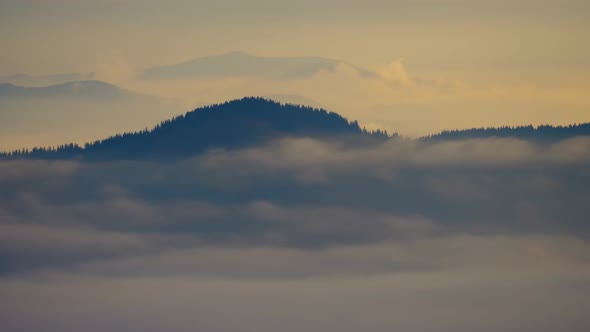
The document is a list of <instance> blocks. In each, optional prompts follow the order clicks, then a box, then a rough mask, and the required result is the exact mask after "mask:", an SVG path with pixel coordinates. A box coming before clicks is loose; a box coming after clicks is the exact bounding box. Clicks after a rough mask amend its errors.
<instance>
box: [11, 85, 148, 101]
mask: <svg viewBox="0 0 590 332" xmlns="http://www.w3.org/2000/svg"><path fill="white" fill-rule="evenodd" d="M138 97H139V96H138V95H136V94H135V93H132V92H130V91H127V90H125V89H122V88H119V87H117V86H115V85H112V84H109V83H106V82H102V81H96V80H90V81H72V82H66V83H60V84H55V85H49V86H43V87H23V86H18V85H14V84H11V83H2V84H0V98H15V99H33V98H62V99H88V100H100V101H105V100H110V101H121V100H132V99H135V98H138Z"/></svg>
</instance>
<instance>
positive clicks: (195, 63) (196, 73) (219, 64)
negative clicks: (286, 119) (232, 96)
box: [142, 52, 371, 80]
mask: <svg viewBox="0 0 590 332" xmlns="http://www.w3.org/2000/svg"><path fill="white" fill-rule="evenodd" d="M339 64H343V62H341V61H339V60H334V59H327V58H322V57H313V56H305V57H261V56H253V55H249V54H246V53H242V52H230V53H226V54H223V55H216V56H208V57H203V58H197V59H194V60H190V61H187V62H182V63H178V64H172V65H166V66H157V67H152V68H148V69H146V70H145V71H144V72H143V74H142V78H143V79H148V80H172V79H194V78H227V77H260V78H270V79H301V78H307V77H311V76H313V75H315V74H317V73H318V72H320V71H334V70H336V68H337V66H338V65H339ZM349 66H350V65H349ZM351 67H353V68H355V69H356V70H357V71H358V72H359V73H360V74H363V75H371V73H370V72H369V71H367V70H365V69H362V68H359V67H354V66H351Z"/></svg>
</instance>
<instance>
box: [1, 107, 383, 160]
mask: <svg viewBox="0 0 590 332" xmlns="http://www.w3.org/2000/svg"><path fill="white" fill-rule="evenodd" d="M285 137H311V138H318V139H323V138H336V137H338V138H340V137H342V138H344V137H357V138H360V137H362V138H363V139H370V140H373V139H376V140H381V141H382V140H384V139H387V138H388V136H387V134H386V133H385V132H382V131H375V132H367V131H366V130H364V129H361V128H360V127H359V125H358V123H357V122H356V121H354V122H349V121H348V120H347V119H345V118H343V117H342V116H340V115H338V114H336V113H331V112H327V111H325V110H322V109H315V108H310V107H305V106H297V105H284V104H281V103H278V102H275V101H271V100H267V99H263V98H256V97H249V98H243V99H240V100H234V101H229V102H225V103H223V104H216V105H211V106H206V107H202V108H198V109H196V110H194V111H191V112H188V113H186V114H185V115H181V116H178V117H176V118H173V119H171V120H167V121H164V122H162V123H160V124H158V125H157V126H155V127H154V128H153V129H151V130H147V129H146V130H144V131H141V132H135V133H126V134H121V135H116V136H113V137H110V138H107V139H104V140H100V141H96V142H93V143H87V144H85V146H83V147H82V146H78V145H75V144H68V145H63V146H60V147H57V148H35V149H32V150H30V151H29V150H24V151H15V152H10V153H4V154H2V155H0V156H1V157H4V158H32V159H85V160H113V159H119V160H133V159H160V158H182V157H190V156H194V155H196V154H198V153H200V152H203V151H205V150H208V149H212V148H226V149H233V148H240V147H246V146H251V145H256V144H261V143H265V142H268V141H270V140H273V139H280V138H285Z"/></svg>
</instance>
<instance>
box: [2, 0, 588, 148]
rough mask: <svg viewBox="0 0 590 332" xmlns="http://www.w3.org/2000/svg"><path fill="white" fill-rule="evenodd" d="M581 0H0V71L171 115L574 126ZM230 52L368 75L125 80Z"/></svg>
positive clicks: (579, 97) (376, 124)
mask: <svg viewBox="0 0 590 332" xmlns="http://www.w3.org/2000/svg"><path fill="white" fill-rule="evenodd" d="M589 6H590V5H588V3H587V1H582V0H580V1H576V0H572V1H554V0H541V1H532V0H531V1H529V0H520V1H504V0H501V1H493V2H491V1H483V0H471V1H467V0H449V1H443V0H441V1H434V0H418V1H405V0H404V1H399V0H392V1H382V0H369V1H363V2H362V3H361V2H358V1H336V0H323V1H310V0H309V1H308V0H304V1H296V2H293V1H283V0H275V1H267V0H254V1H228V0H226V1H185V0H172V1H167V2H161V1H153V0H147V1H139V0H121V1H116V0H98V1H90V0H79V1H73V0H72V1H70V0H52V1H35V0H19V1H16V0H2V1H0V9H1V10H0V18H1V20H0V31H1V32H0V37H1V38H0V47H1V48H2V50H3V51H2V52H1V54H0V74H1V75H12V74H16V73H27V74H32V75H46V74H56V73H70V72H82V73H88V72H93V73H95V78H96V79H100V80H103V81H106V82H109V83H113V84H116V85H118V86H120V87H123V88H128V89H131V90H133V91H136V92H140V93H146V94H151V95H156V96H160V97H163V98H174V99H177V100H182V101H183V102H184V104H183V105H184V106H183V108H178V111H177V113H181V112H182V111H184V110H190V109H191V108H192V107H194V106H195V105H201V104H207V103H214V102H219V101H224V100H227V99H233V98H240V97H243V96H246V95H261V96H266V95H297V96H301V97H305V98H307V99H310V100H314V101H315V102H317V104H319V105H322V106H323V107H325V108H328V109H330V110H332V111H335V112H338V113H340V114H343V115H345V116H346V117H348V118H350V119H356V120H359V121H360V122H361V123H362V124H363V125H364V126H367V127H368V128H371V129H373V128H382V129H387V130H388V131H390V132H399V133H401V134H404V135H408V136H420V135H426V134H430V133H434V132H437V131H440V130H443V129H454V128H469V127H481V126H501V125H525V124H535V125H538V124H547V123H549V124H569V123H578V122H587V121H590V117H589V113H588V107H589V106H590V97H589V96H590V94H589V93H588V89H589V88H590V81H589V78H588V77H590V76H589V75H588V73H590V46H589V45H588V43H587V42H586V39H587V34H588V31H590V23H588V22H590V19H589V17H588V16H589V15H590V14H589V13H590V8H589ZM232 51H240V52H245V53H247V54H250V55H255V56H266V57H293V56H317V57H323V58H328V59H336V60H339V61H342V63H344V64H346V65H352V66H358V67H362V68H365V69H367V70H371V71H373V72H375V73H376V74H377V75H376V77H373V78H367V77H362V76H359V75H358V74H357V73H355V72H353V71H351V70H350V68H349V67H347V66H346V65H343V66H340V67H339V68H338V69H337V70H336V71H333V72H319V73H316V74H315V75H314V76H312V77H308V78H307V79H305V80H301V79H299V80H286V81H279V82H277V81H276V80H269V79H264V78H257V77H249V78H247V79H245V78H241V77H233V78H232V77H226V78H224V79H217V80H215V79H198V80H194V81H191V82H186V81H181V82H171V81H168V82H160V83H158V84H155V83H153V82H152V83H146V82H144V81H142V80H140V79H138V76H139V75H140V74H141V73H142V71H143V70H144V69H145V68H149V67H153V66H161V65H167V64H174V63H179V62H183V61H187V60H191V59H195V58H200V57H205V56H214V55H221V54H225V53H228V52H232ZM51 106H52V105H48V108H51ZM175 111H176V109H175ZM168 114H169V113H166V114H162V116H163V117H164V116H168ZM130 128H131V129H135V127H133V126H130ZM109 134H110V132H109ZM18 139H19V138H14V139H13V138H11V140H14V141H15V144H17V142H18ZM22 139H23V142H27V144H29V145H30V144H32V142H33V141H31V140H30V139H29V140H27V139H26V137H22ZM58 139H59V137H56V138H53V139H52V140H51V142H56V141H58ZM64 139H65V138H64ZM81 139H82V138H79V139H78V140H81ZM15 144H12V145H11V147H12V146H13V145H15Z"/></svg>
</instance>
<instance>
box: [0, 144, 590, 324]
mask: <svg viewBox="0 0 590 332" xmlns="http://www.w3.org/2000/svg"><path fill="white" fill-rule="evenodd" d="M589 150H590V143H589V142H588V140H587V139H582V138H579V139H573V140H569V141H564V142H561V143H558V144H554V145H538V144H533V143H529V142H525V141H517V140H508V139H488V140H467V141H457V142H451V143H417V142H414V141H408V140H401V139H400V140H396V141H391V142H389V143H386V144H381V145H372V146H363V147H359V146H349V145H345V144H337V143H334V142H322V141H314V140H306V139H303V140H284V141H280V142H276V143H274V144H270V145H267V146H259V147H254V148H249V149H243V150H233V151H225V150H215V151H210V152H209V153H206V154H204V155H202V156H199V157H196V158H194V159H189V160H177V161H166V162H142V161H135V162H122V161H121V162H100V163H86V162H78V161H70V162H58V161H55V162H50V161H33V160H31V161H2V162H0V298H2V301H0V320H1V321H2V322H3V328H4V329H5V330H6V331H11V332H12V331H15V332H16V331H19V330H22V329H27V330H32V329H36V330H39V329H43V330H44V331H49V332H53V331H56V332H57V331H60V332H63V331H66V332H67V331H76V330H80V329H84V330H88V331H91V332H92V331H99V330H105V329H107V330H112V331H123V330H124V331H159V330H173V331H194V330H195V329H197V330H200V329H203V330H213V331H262V332H272V331H275V330H277V329H278V328H279V327H281V326H282V329H283V330H286V331H299V330H301V329H302V328H305V329H306V330H309V331H351V332H352V331H356V330H359V329H360V330H365V331H371V332H372V331H375V332H380V331H386V330H391V329H400V330H404V331H410V332H412V331H415V332H418V331H422V332H424V331H426V332H437V331H441V330H444V331H447V330H454V331H460V332H467V331H473V330H477V331H490V332H491V331H494V330H499V329H501V330H505V331H514V332H516V331H519V332H520V331H526V332H529V331H530V332H532V331H535V332H537V331H547V332H549V331H552V330H554V329H567V330H569V331H575V332H577V331H580V332H581V331H584V328H585V326H587V323H588V320H587V317H586V316H587V315H586V312H585V310H584V309H585V308H586V307H587V306H588V305H589V304H590V303H588V298H590V297H588V295H589V294H590V285H589V284H588V282H587V280H588V279H589V278H590V247H589V246H588V243H587V242H588V241H587V240H588V236H589V234H590V232H589V231H590V229H589V228H588V225H587V222H586V219H587V218H586V217H587V216H586V214H585V213H584V211H585V209H586V206H587V205H588V204H589V203H590V196H589V195H588V190H587V188H588V185H589V184H588V179H589V177H588V169H589V168H588V163H589V162H590V160H589V157H588V156H590V153H588V151H589ZM563 308H568V310H563ZM219 313H223V314H221V315H220V314H219ZM425 316H427V317H429V319H427V320H425V319H423V317H425ZM359 317H360V319H359ZM303 318H305V319H303Z"/></svg>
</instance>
